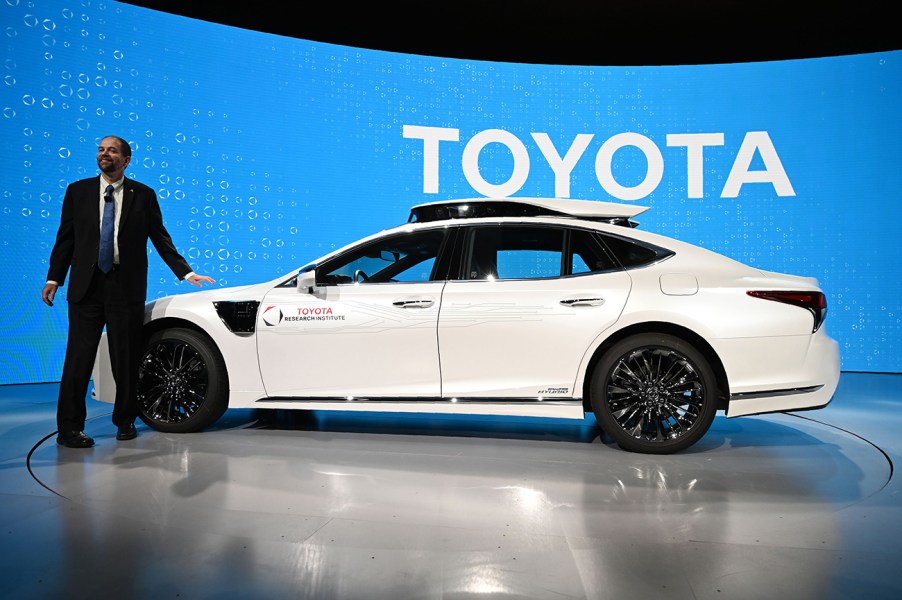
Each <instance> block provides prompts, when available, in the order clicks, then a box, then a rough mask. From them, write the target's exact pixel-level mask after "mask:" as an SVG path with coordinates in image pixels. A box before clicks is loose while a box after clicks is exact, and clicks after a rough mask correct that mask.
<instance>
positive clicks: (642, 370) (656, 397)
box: [590, 333, 717, 454]
mask: <svg viewBox="0 0 902 600" xmlns="http://www.w3.org/2000/svg"><path fill="white" fill-rule="evenodd" d="M590 394H591V402H592V410H593V412H594V413H595V418H596V420H597V421H598V424H599V425H600V426H601V428H602V429H603V430H604V431H605V432H606V433H607V434H608V435H610V436H611V438H613V440H614V441H615V442H616V443H617V445H619V446H620V447H621V448H623V449H624V450H629V451H631V452H642V453H645V454H671V453H673V452H679V451H680V450H684V449H686V448H688V447H689V446H691V445H693V444H694V443H696V442H697V441H698V440H699V439H701V438H702V436H704V435H705V433H706V432H707V431H708V429H709V428H710V427H711V423H712V422H713V421H714V416H715V414H716V412H717V384H716V382H715V379H714V373H713V371H712V369H711V366H710V365H709V364H708V361H707V360H705V357H704V356H703V355H702V354H701V353H700V352H699V351H698V350H696V349H695V348H694V347H693V346H691V345H690V344H688V343H686V342H685V341H683V340H681V339H679V338H677V337H674V336H671V335H666V334H653V333H643V334H638V335H634V336H631V337H628V338H625V339H623V340H621V341H620V342H617V343H616V344H615V345H614V346H612V347H611V348H610V349H609V350H608V351H607V352H606V353H605V354H604V356H603V357H602V358H601V361H600V362H599V363H598V366H597V368H596V369H595V371H594V373H593V377H592V382H591V388H590Z"/></svg>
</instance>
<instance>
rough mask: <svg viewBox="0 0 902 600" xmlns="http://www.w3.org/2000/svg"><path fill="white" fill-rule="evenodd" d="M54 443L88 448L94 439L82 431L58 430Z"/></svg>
mask: <svg viewBox="0 0 902 600" xmlns="http://www.w3.org/2000/svg"><path fill="white" fill-rule="evenodd" d="M56 443H57V444H59V445H60V446H65V447H66V448H90V447H91V446H93V445H94V440H93V439H92V438H89V437H88V436H86V435H85V432H84V431H60V433H59V435H58V436H56Z"/></svg>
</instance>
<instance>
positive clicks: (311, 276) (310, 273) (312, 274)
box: [297, 267, 316, 294]
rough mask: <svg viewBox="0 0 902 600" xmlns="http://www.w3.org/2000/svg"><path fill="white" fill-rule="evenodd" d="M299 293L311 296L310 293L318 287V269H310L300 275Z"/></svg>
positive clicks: (298, 278)
mask: <svg viewBox="0 0 902 600" xmlns="http://www.w3.org/2000/svg"><path fill="white" fill-rule="evenodd" d="M297 280H298V293H299V294H309V293H310V291H311V290H312V289H313V288H314V286H316V268H315V267H313V268H310V269H307V270H302V271H301V272H300V273H298V277H297Z"/></svg>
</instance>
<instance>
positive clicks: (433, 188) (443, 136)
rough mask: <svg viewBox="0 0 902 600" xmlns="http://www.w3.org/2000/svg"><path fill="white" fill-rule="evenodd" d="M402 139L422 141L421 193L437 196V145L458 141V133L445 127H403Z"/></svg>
mask: <svg viewBox="0 0 902 600" xmlns="http://www.w3.org/2000/svg"><path fill="white" fill-rule="evenodd" d="M404 137H405V138H413V139H417V140H423V193H425V194H438V143H439V142H457V141H460V131H459V130H457V129H449V128H446V127H423V126H420V125H405V126H404Z"/></svg>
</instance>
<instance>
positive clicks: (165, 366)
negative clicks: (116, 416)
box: [138, 328, 228, 433]
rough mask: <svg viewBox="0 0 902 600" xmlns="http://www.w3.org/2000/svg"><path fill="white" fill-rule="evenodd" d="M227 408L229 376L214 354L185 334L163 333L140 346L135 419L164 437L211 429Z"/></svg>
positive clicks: (203, 339)
mask: <svg viewBox="0 0 902 600" xmlns="http://www.w3.org/2000/svg"><path fill="white" fill-rule="evenodd" d="M226 408H228V375H227V373H226V368H225V362H224V361H223V360H222V356H221V355H220V353H219V350H218V349H217V348H216V346H215V344H213V342H212V340H210V338H208V337H207V336H205V335H203V334H201V333H198V332H196V331H192V330H190V329H183V328H172V329H163V330H161V331H157V332H156V333H154V334H152V335H151V336H150V337H149V338H147V340H146V341H145V343H144V353H143V354H142V357H141V364H140V367H139V369H138V414H139V415H140V417H141V420H142V421H144V422H145V423H146V424H147V425H149V426H150V427H152V428H154V429H156V430H158V431H164V432H166V433H190V432H193V431H200V430H201V429H203V428H205V427H208V426H209V425H212V424H213V423H214V422H215V421H216V420H217V419H219V417H221V416H222V415H223V413H224V412H225V411H226Z"/></svg>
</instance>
